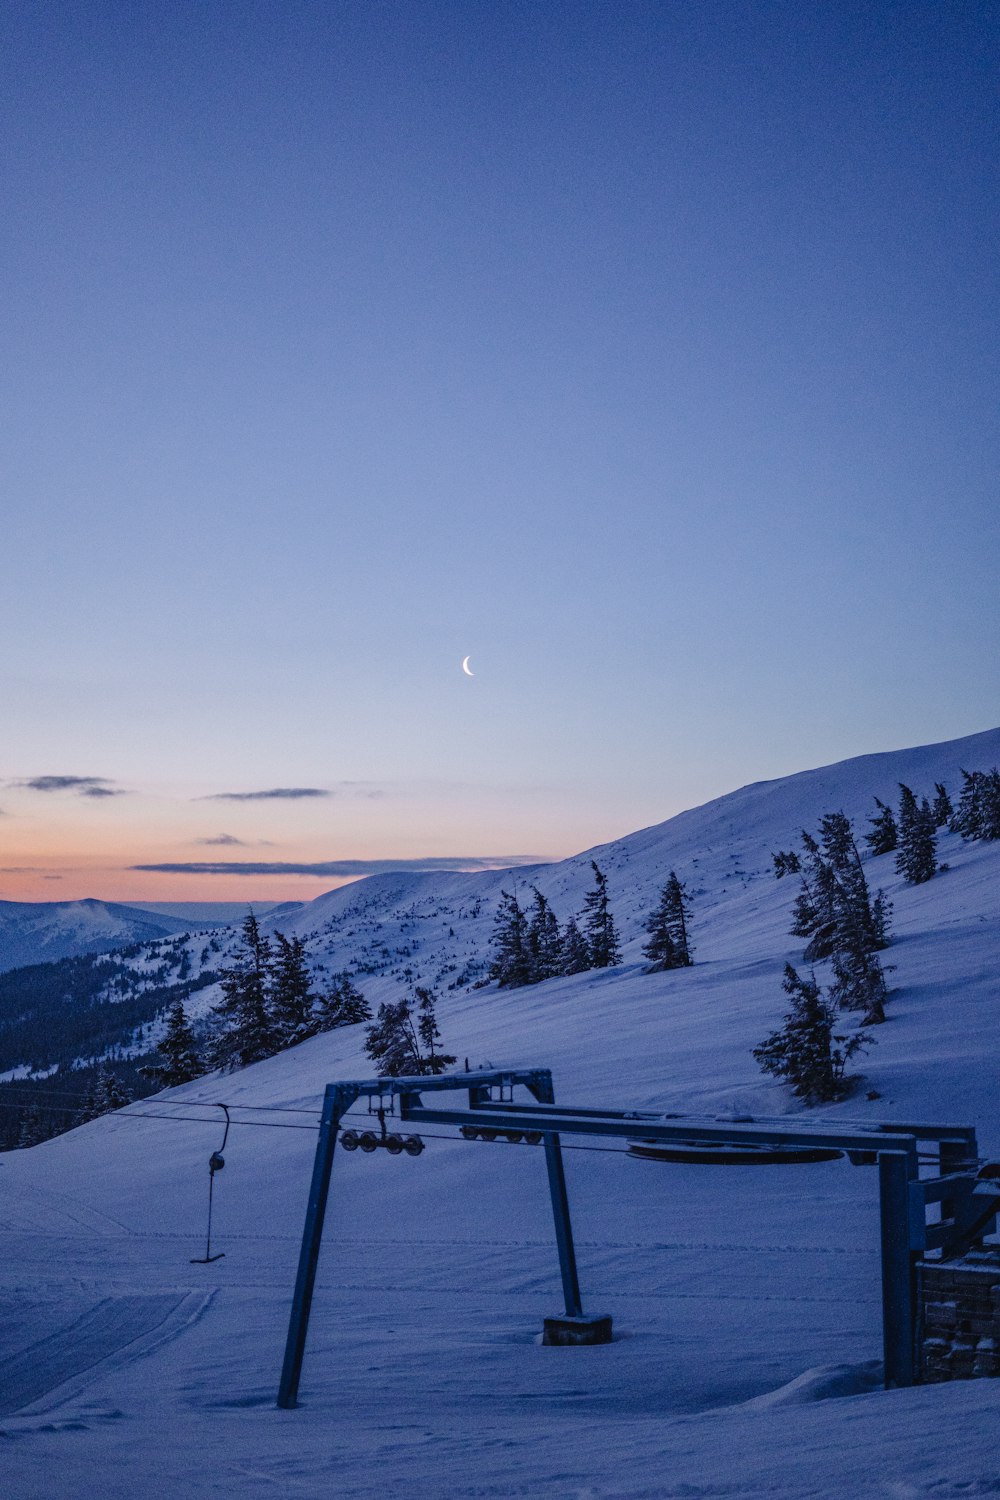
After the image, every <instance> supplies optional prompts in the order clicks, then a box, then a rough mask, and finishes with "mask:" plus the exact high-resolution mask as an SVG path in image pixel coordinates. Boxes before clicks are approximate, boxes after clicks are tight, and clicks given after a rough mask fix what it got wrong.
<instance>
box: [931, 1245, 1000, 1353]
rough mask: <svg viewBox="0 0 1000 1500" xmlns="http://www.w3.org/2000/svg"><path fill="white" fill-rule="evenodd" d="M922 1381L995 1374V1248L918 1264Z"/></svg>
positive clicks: (998, 1253)
mask: <svg viewBox="0 0 1000 1500" xmlns="http://www.w3.org/2000/svg"><path fill="white" fill-rule="evenodd" d="M919 1271H920V1282H919V1285H920V1299H921V1305H922V1310H923V1318H924V1371H923V1378H924V1380H925V1381H935V1380H970V1379H971V1378H972V1377H973V1376H977V1375H1000V1247H998V1248H994V1249H986V1250H973V1251H970V1252H969V1254H968V1255H965V1256H963V1257H962V1259H961V1260H947V1261H931V1260H928V1261H923V1262H922V1263H921V1265H920V1267H919Z"/></svg>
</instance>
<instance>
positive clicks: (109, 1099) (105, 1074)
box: [76, 1063, 132, 1125]
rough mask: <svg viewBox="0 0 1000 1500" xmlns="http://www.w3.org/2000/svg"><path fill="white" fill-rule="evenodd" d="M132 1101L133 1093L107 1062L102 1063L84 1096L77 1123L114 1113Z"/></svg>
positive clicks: (80, 1123) (81, 1123)
mask: <svg viewBox="0 0 1000 1500" xmlns="http://www.w3.org/2000/svg"><path fill="white" fill-rule="evenodd" d="M131 1102H132V1095H131V1094H130V1093H129V1091H128V1089H127V1088H126V1087H125V1085H124V1084H123V1083H122V1082H121V1080H120V1079H119V1078H117V1077H116V1076H115V1074H114V1073H113V1072H112V1071H111V1069H110V1068H109V1067H108V1066H107V1064H106V1063H101V1065H100V1067H99V1068H98V1069H97V1072H96V1073H95V1075H94V1078H93V1081H92V1083H91V1085H90V1087H89V1088H88V1090H87V1093H86V1095H85V1096H84V1101H83V1106H82V1108H81V1109H80V1112H79V1114H78V1115H77V1117H76V1123H77V1124H78V1125H85V1124H86V1123H87V1121H88V1120H96V1119H99V1117H100V1116H101V1115H109V1114H112V1113H113V1111H114V1110H116V1109H124V1108H125V1106H126V1104H131Z"/></svg>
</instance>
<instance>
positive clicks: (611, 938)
mask: <svg viewBox="0 0 1000 1500" xmlns="http://www.w3.org/2000/svg"><path fill="white" fill-rule="evenodd" d="M590 868H591V869H592V870H593V872H594V889H593V890H592V891H588V892H587V894H586V896H585V897H584V899H583V911H584V918H583V930H584V936H585V938H586V941H587V947H588V949H589V950H590V967H591V968H592V969H611V968H614V966H615V964H619V963H621V959H622V955H621V948H620V947H619V943H618V931H617V928H616V927H615V919H614V917H613V916H612V915H611V906H610V904H609V901H608V878H607V876H606V875H605V874H604V872H603V870H600V869H599V868H598V866H597V864H596V862H595V861H594V860H591V861H590Z"/></svg>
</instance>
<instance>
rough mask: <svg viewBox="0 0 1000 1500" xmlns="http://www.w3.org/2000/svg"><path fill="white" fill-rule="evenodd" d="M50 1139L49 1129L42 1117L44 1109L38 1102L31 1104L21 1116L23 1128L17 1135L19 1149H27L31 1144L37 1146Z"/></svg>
mask: <svg viewBox="0 0 1000 1500" xmlns="http://www.w3.org/2000/svg"><path fill="white" fill-rule="evenodd" d="M47 1139H48V1131H47V1130H46V1128H45V1122H44V1120H43V1118H42V1111H41V1110H40V1109H39V1107H38V1105H37V1104H31V1105H29V1106H28V1108H27V1109H26V1110H25V1111H24V1114H23V1115H22V1116H21V1128H20V1130H19V1131H18V1136H17V1149H18V1150H19V1151H24V1150H27V1148H28V1147H29V1146H37V1145H39V1144H40V1143H41V1142H42V1141H44V1140H47Z"/></svg>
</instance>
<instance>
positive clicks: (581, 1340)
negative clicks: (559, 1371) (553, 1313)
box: [542, 1317, 611, 1347]
mask: <svg viewBox="0 0 1000 1500" xmlns="http://www.w3.org/2000/svg"><path fill="white" fill-rule="evenodd" d="M542 1343H543V1344H550V1345H554V1346H556V1347H568V1346H571V1345H573V1344H610V1343H611V1319H610V1317H601V1318H546V1319H545V1322H544V1323H543V1325H542Z"/></svg>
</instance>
